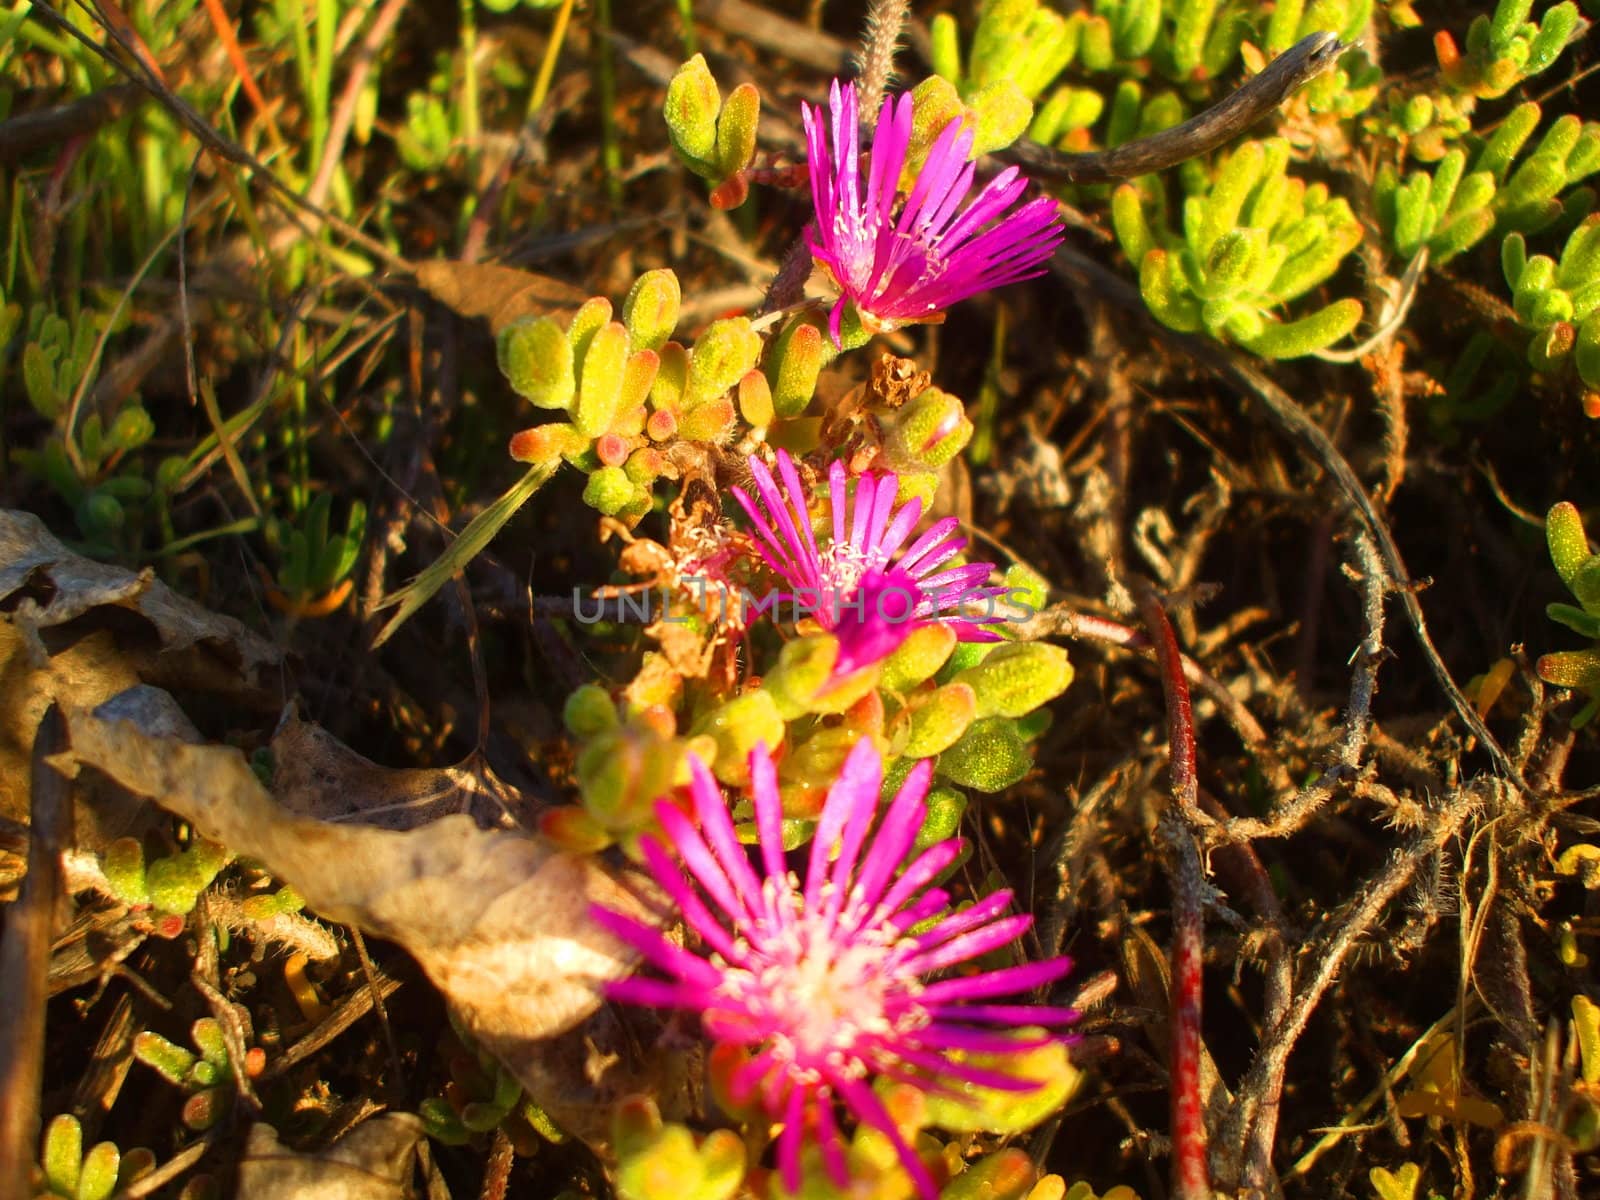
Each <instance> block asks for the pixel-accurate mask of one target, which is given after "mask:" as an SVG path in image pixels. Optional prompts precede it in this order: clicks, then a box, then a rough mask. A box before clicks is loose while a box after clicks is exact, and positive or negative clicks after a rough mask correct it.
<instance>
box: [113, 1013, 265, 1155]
mask: <svg viewBox="0 0 1600 1200" xmlns="http://www.w3.org/2000/svg"><path fill="white" fill-rule="evenodd" d="M235 1012H236V1013H238V1014H239V1015H240V1020H241V1022H242V1024H243V1027H244V1032H245V1036H246V1039H247V1040H248V1037H249V1023H248V1020H246V1019H245V1018H244V1016H243V1010H242V1009H238V1008H236V1009H235ZM189 1037H190V1041H191V1043H192V1044H193V1046H194V1050H193V1051H190V1050H186V1049H185V1048H184V1047H182V1046H179V1045H176V1044H175V1043H173V1042H169V1041H168V1040H167V1039H166V1038H164V1037H162V1036H161V1035H160V1034H159V1033H153V1032H151V1031H150V1030H145V1031H144V1032H142V1033H139V1034H137V1035H135V1037H134V1039H133V1056H134V1058H136V1059H138V1060H139V1061H140V1062H142V1063H144V1064H145V1066H147V1067H149V1068H151V1069H152V1070H153V1071H155V1072H156V1074H158V1075H160V1076H161V1077H162V1078H163V1079H165V1080H166V1081H167V1082H168V1083H170V1084H172V1085H173V1086H174V1087H178V1088H182V1089H183V1090H184V1091H185V1092H187V1093H188V1094H189V1098H188V1099H187V1100H186V1101H185V1102H184V1105H183V1117H182V1120H183V1123H184V1124H185V1125H186V1126H188V1127H189V1128H190V1129H193V1130H196V1131H200V1130H205V1129H210V1128H211V1127H212V1126H213V1125H215V1124H216V1123H217V1122H218V1121H219V1120H221V1119H222V1116H223V1114H224V1113H225V1112H226V1111H227V1106H228V1103H229V1101H230V1099H231V1097H232V1095H233V1092H234V1089H235V1087H236V1086H237V1085H236V1083H235V1076H236V1075H238V1074H240V1073H242V1074H243V1076H244V1077H245V1078H254V1077H255V1076H257V1075H259V1074H261V1071H262V1069H263V1068H264V1067H265V1066H266V1056H265V1055H264V1054H263V1053H262V1052H261V1051H260V1050H259V1049H255V1048H251V1049H249V1050H248V1051H246V1053H245V1060H244V1063H243V1064H242V1067H241V1065H240V1064H237V1063H235V1062H234V1061H233V1060H232V1058H231V1057H230V1056H229V1054H228V1044H227V1038H226V1037H225V1036H224V1035H223V1030H222V1025H221V1023H220V1022H219V1021H217V1020H216V1018H214V1017H201V1018H200V1019H199V1020H198V1021H196V1022H195V1023H194V1024H193V1025H192V1026H190V1030H189Z"/></svg>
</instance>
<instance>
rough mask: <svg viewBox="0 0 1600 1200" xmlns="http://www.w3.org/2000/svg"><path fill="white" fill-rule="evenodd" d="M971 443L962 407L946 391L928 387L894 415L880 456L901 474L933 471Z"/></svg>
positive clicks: (968, 422) (958, 400) (970, 423)
mask: <svg viewBox="0 0 1600 1200" xmlns="http://www.w3.org/2000/svg"><path fill="white" fill-rule="evenodd" d="M971 440H972V422H971V421H970V420H968V419H967V410H966V406H965V405H963V404H962V403H961V401H960V399H959V398H958V397H956V396H952V395H951V394H950V393H949V392H946V391H942V390H940V389H939V388H936V387H930V388H926V389H924V390H923V391H922V392H920V393H918V395H917V396H916V398H915V399H913V400H911V401H909V402H908V403H907V404H906V405H905V406H904V407H902V408H901V409H900V410H899V411H898V412H896V413H895V414H894V417H893V420H892V422H891V423H890V425H889V427H888V428H887V430H886V431H885V434H884V439H883V457H884V461H885V462H886V463H887V464H888V466H889V467H890V469H891V470H894V471H897V472H899V473H900V474H902V475H907V474H919V473H922V472H928V471H937V470H938V469H939V468H940V467H942V466H944V465H945V464H946V463H947V462H949V461H950V460H951V459H953V458H954V457H955V456H956V455H958V454H960V453H961V451H963V450H965V449H966V447H967V443H968V442H970V441H971Z"/></svg>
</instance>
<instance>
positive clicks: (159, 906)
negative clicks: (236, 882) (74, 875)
mask: <svg viewBox="0 0 1600 1200" xmlns="http://www.w3.org/2000/svg"><path fill="white" fill-rule="evenodd" d="M230 858H231V856H230V855H229V854H228V852H227V850H226V849H224V848H223V847H222V846H220V845H218V844H217V843H215V842H208V841H206V840H205V839H204V838H197V839H196V840H195V842H194V844H193V845H191V846H190V847H189V848H188V849H187V850H181V851H179V852H177V853H176V854H170V855H165V856H163V857H161V858H157V859H154V860H152V861H150V862H148V863H147V862H146V861H145V857H144V846H143V844H142V843H140V842H139V840H138V839H137V838H120V839H118V840H117V841H115V842H113V843H112V844H111V845H110V846H108V847H107V848H106V851H105V854H104V856H103V859H102V862H103V869H104V872H105V876H106V880H107V882H108V883H109V884H110V886H111V891H112V894H113V895H114V896H116V898H117V899H119V900H121V901H122V902H123V903H124V904H130V905H144V904H148V905H150V906H151V907H153V908H155V909H156V911H158V912H163V913H171V914H174V915H177V916H186V915H187V914H189V913H191V912H193V911H194V906H195V904H196V903H197V902H198V901H199V899H200V893H201V892H203V891H205V889H206V888H208V887H210V886H211V882H212V880H214V879H215V878H216V877H217V873H218V872H219V871H221V870H222V868H223V867H224V866H226V865H227V864H228V861H229V859H230Z"/></svg>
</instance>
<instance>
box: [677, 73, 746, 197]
mask: <svg viewBox="0 0 1600 1200" xmlns="http://www.w3.org/2000/svg"><path fill="white" fill-rule="evenodd" d="M662 116H663V117H664V118H665V119H666V124H667V133H668V135H669V136H670V138H671V140H672V147H673V149H674V150H676V151H677V152H678V157H679V159H680V160H681V161H682V162H683V164H684V166H686V167H688V168H689V169H690V170H691V171H693V172H694V173H695V174H696V175H699V176H700V177H701V178H702V179H705V180H707V181H708V182H710V183H711V184H712V185H713V187H714V189H715V190H714V191H713V193H712V203H713V204H714V205H716V207H718V208H737V207H738V206H739V205H740V204H742V203H743V202H744V198H745V195H746V185H745V184H744V182H743V180H742V178H741V176H742V173H743V172H744V171H745V170H746V169H747V168H748V167H749V166H750V162H751V160H752V159H753V158H754V157H755V150H756V128H757V126H758V125H759V123H760V119H761V93H760V92H758V91H757V90H756V88H755V85H753V84H749V83H744V84H740V85H739V86H738V87H736V88H735V89H734V90H733V91H732V93H730V94H729V96H728V98H727V100H726V101H724V100H723V98H722V93H721V90H720V89H719V88H718V87H717V81H716V80H715V79H714V78H713V77H712V75H711V69H710V68H709V67H707V66H706V60H705V56H704V55H700V54H696V55H695V56H694V57H693V58H691V59H689V61H688V62H686V63H684V64H683V65H682V66H681V67H679V68H678V70H677V72H676V73H675V74H674V75H673V77H672V82H671V83H669V84H668V85H667V99H666V104H665V106H664V107H663V109H662Z"/></svg>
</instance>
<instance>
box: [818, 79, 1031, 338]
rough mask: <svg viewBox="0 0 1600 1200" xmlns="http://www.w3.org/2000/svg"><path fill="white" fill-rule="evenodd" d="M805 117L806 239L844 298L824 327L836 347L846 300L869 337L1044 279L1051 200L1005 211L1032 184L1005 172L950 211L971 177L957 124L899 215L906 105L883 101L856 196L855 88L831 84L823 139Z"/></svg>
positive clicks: (968, 133)
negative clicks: (811, 217)
mask: <svg viewBox="0 0 1600 1200" xmlns="http://www.w3.org/2000/svg"><path fill="white" fill-rule="evenodd" d="M801 113H802V117H803V119H804V121H805V130H806V151H807V156H808V160H809V165H810V173H811V199H812V204H813V206H814V207H815V209H816V220H815V221H814V222H813V223H812V224H811V225H809V226H808V227H807V230H806V239H807V241H808V243H809V244H810V247H811V255H812V257H813V258H814V259H815V260H816V261H817V262H819V263H821V264H823V265H824V266H825V267H826V268H827V269H828V271H829V273H830V274H831V275H832V276H833V279H834V282H835V283H837V284H838V286H839V290H840V293H841V295H840V297H839V302H838V303H837V304H836V305H834V308H833V312H832V313H831V315H830V316H829V319H828V327H829V329H830V331H831V332H832V334H833V340H834V342H835V344H837V343H838V342H839V330H840V321H841V320H842V318H843V316H844V307H845V302H846V301H849V302H851V303H853V304H854V305H855V307H856V310H857V312H858V313H859V314H860V316H861V320H862V323H863V325H865V326H866V328H868V329H869V330H887V329H894V328H897V327H899V326H901V325H906V324H911V323H914V322H926V321H933V320H937V319H938V314H940V313H942V312H943V311H944V310H945V309H946V308H949V307H950V305H952V304H954V303H956V301H958V300H964V299H966V298H967V297H968V296H972V295H976V294H977V293H978V292H983V291H987V290H989V289H990V288H997V287H1001V286H1003V285H1005V284H1008V283H1015V282H1017V281H1018V280H1020V279H1030V278H1032V277H1033V276H1035V275H1038V274H1040V273H1042V271H1043V269H1044V262H1045V260H1046V259H1048V258H1049V257H1050V255H1051V254H1053V253H1054V252H1055V249H1056V246H1057V245H1058V244H1059V243H1060V241H1061V238H1062V236H1063V230H1062V225H1061V220H1060V214H1059V211H1058V209H1057V206H1056V202H1055V201H1054V200H1052V199H1051V198H1049V197H1048V196H1041V197H1038V198H1036V199H1034V200H1030V201H1029V202H1028V203H1026V204H1024V205H1022V207H1021V208H1018V209H1016V210H1015V211H1009V210H1011V209H1012V206H1013V205H1014V204H1015V203H1016V202H1017V200H1018V198H1019V197H1021V195H1022V193H1023V191H1024V190H1025V189H1026V188H1027V186H1028V181H1027V179H1026V178H1024V177H1023V176H1022V175H1021V174H1020V173H1019V172H1018V171H1017V169H1016V168H1015V167H1007V168H1006V169H1005V170H1004V171H1001V172H1000V173H999V174H998V175H996V176H995V177H994V178H993V179H991V180H990V181H989V182H988V183H987V184H985V185H984V187H983V189H982V190H981V191H980V192H979V193H978V194H977V196H976V197H974V198H973V199H972V201H971V202H970V203H968V204H967V206H966V207H965V208H964V209H962V210H961V212H960V213H959V214H958V213H957V211H956V210H957V209H958V208H960V206H961V203H962V201H963V200H965V199H966V198H967V193H968V192H969V191H970V190H971V188H972V182H973V175H974V172H975V164H974V163H971V162H968V161H967V158H968V155H969V153H970V152H971V150H972V137H973V134H972V129H971V128H970V127H969V126H968V124H967V122H965V121H963V120H960V119H957V120H953V121H951V122H950V123H949V124H948V125H946V126H945V127H944V130H943V132H941V133H940V134H939V137H938V138H937V140H935V142H934V144H933V148H932V149H931V150H929V152H928V156H927V159H926V160H925V161H924V163H923V165H922V169H921V170H920V171H918V172H917V176H916V183H915V184H913V185H912V189H911V194H910V195H909V196H908V197H907V198H906V200H905V203H904V205H902V206H901V207H900V211H899V213H898V215H896V213H895V200H896V199H897V196H898V184H899V180H900V175H901V171H902V170H903V168H904V167H905V162H906V154H907V151H908V149H909V147H910V144H911V117H912V99H911V96H910V95H909V94H904V95H901V96H899V97H898V98H897V97H894V96H888V97H885V98H884V101H883V109H882V112H881V115H880V116H879V118H878V126H877V130H876V132H875V133H874V135H873V140H872V154H871V158H870V161H869V164H868V168H867V179H866V195H865V196H864V197H863V196H862V194H861V192H862V188H861V172H860V149H859V145H860V133H859V129H858V126H857V120H856V92H855V87H854V86H853V85H846V86H840V84H839V81H838V80H837V79H836V80H834V81H833V88H832V90H831V91H830V93H829V97H828V115H829V117H831V125H832V138H831V141H830V138H829V136H828V133H827V131H826V130H825V127H824V122H823V113H822V110H821V109H820V108H813V107H812V106H811V105H808V104H802V105H801ZM991 222H992V223H991Z"/></svg>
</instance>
